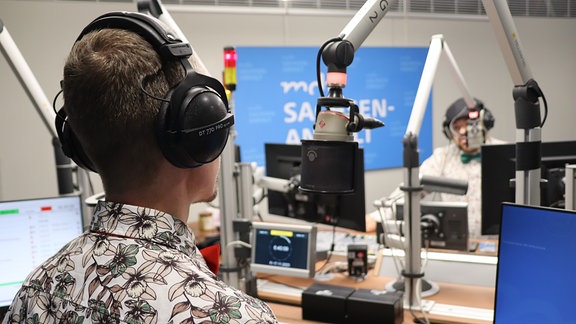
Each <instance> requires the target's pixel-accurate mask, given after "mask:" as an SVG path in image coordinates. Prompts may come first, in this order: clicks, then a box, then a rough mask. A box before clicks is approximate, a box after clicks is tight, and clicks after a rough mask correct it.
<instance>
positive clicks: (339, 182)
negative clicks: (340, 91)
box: [299, 98, 384, 194]
mask: <svg viewBox="0 0 576 324" xmlns="http://www.w3.org/2000/svg"><path fill="white" fill-rule="evenodd" d="M321 99H322V98H321ZM347 104H348V105H349V106H350V115H348V116H347V115H346V114H344V113H342V112H339V111H334V110H329V109H328V110H323V111H319V107H317V114H316V122H315V124H314V135H313V139H312V140H302V165H301V179H300V180H301V182H300V187H299V190H300V191H303V192H307V193H318V194H351V193H354V191H355V188H354V183H355V179H354V174H355V172H354V170H355V169H356V168H357V167H358V163H359V160H361V159H360V158H359V157H358V142H356V141H354V135H353V133H354V132H359V131H360V130H362V129H373V128H377V127H382V126H384V123H382V122H381V121H379V120H377V119H374V118H370V117H365V116H362V115H361V114H360V113H359V112H358V107H357V106H356V105H355V104H354V103H353V102H352V101H351V100H348V103H347Z"/></svg>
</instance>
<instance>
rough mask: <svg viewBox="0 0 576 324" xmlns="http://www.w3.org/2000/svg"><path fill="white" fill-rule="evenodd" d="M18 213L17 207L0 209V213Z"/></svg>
mask: <svg viewBox="0 0 576 324" xmlns="http://www.w3.org/2000/svg"><path fill="white" fill-rule="evenodd" d="M18 213H20V210H19V209H5V210H0V215H11V214H18Z"/></svg>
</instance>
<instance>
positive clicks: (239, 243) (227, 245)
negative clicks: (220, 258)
mask: <svg viewBox="0 0 576 324" xmlns="http://www.w3.org/2000/svg"><path fill="white" fill-rule="evenodd" d="M232 245H241V246H243V247H247V248H249V249H250V248H252V245H250V244H248V243H246V242H244V241H231V242H228V244H226V247H230V246H232Z"/></svg>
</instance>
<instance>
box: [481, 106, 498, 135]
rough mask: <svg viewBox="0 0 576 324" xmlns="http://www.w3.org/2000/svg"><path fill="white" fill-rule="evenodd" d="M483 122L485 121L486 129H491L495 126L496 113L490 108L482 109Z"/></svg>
mask: <svg viewBox="0 0 576 324" xmlns="http://www.w3.org/2000/svg"><path fill="white" fill-rule="evenodd" d="M482 122H483V123H484V127H485V128H486V130H490V129H492V127H494V123H495V122H496V119H495V118H494V115H492V112H491V111H490V110H488V108H484V109H482Z"/></svg>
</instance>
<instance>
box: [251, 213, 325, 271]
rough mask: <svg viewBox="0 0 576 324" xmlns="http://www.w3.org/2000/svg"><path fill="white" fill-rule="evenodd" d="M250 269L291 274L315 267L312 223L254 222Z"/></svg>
mask: <svg viewBox="0 0 576 324" xmlns="http://www.w3.org/2000/svg"><path fill="white" fill-rule="evenodd" d="M251 243H252V258H251V265H250V266H251V269H252V270H253V271H256V272H264V273H272V274H279V275H285V276H294V277H308V278H309V277H313V276H314V273H315V271H316V226H314V225H294V224H277V223H265V222H255V223H253V224H252V239H251Z"/></svg>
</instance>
